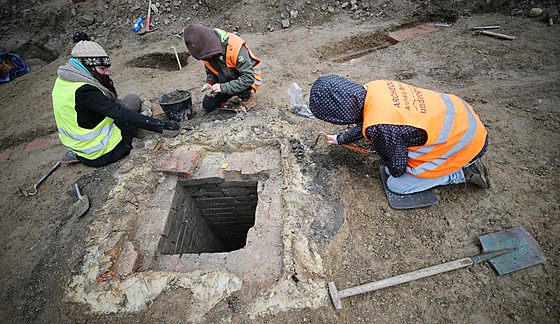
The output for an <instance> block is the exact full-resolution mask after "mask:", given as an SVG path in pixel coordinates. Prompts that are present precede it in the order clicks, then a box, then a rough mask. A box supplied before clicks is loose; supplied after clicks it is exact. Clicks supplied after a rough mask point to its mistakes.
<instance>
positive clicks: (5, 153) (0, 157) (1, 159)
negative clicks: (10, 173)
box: [0, 149, 12, 163]
mask: <svg viewBox="0 0 560 324" xmlns="http://www.w3.org/2000/svg"><path fill="white" fill-rule="evenodd" d="M11 154H12V150H10V149H7V150H5V151H3V152H2V153H0V163H2V162H6V161H8V159H9V158H10V155H11Z"/></svg>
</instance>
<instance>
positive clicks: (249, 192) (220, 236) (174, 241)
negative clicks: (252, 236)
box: [161, 180, 258, 255]
mask: <svg viewBox="0 0 560 324" xmlns="http://www.w3.org/2000/svg"><path fill="white" fill-rule="evenodd" d="M208 182H209V183H204V184H201V185H189V182H188V181H185V182H184V186H182V188H180V189H179V191H180V192H178V193H176V194H177V196H178V197H177V199H176V202H175V203H174V205H173V206H172V207H171V215H170V216H169V218H168V221H167V225H166V230H165V234H164V236H163V237H164V238H165V239H164V240H162V242H163V244H162V246H161V254H162V255H172V254H189V253H198V254H200V253H216V252H231V251H235V250H239V249H241V248H243V247H245V245H246V241H247V233H248V231H249V229H250V228H251V227H253V226H254V225H255V211H256V207H257V202H258V196H257V181H252V180H245V181H226V180H224V181H222V182H220V183H214V181H211V180H209V181H208Z"/></svg>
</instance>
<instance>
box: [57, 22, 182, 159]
mask: <svg viewBox="0 0 560 324" xmlns="http://www.w3.org/2000/svg"><path fill="white" fill-rule="evenodd" d="M72 38H73V40H74V41H75V42H76V43H77V44H76V45H75V46H74V48H73V49H72V58H71V59H70V61H69V62H68V63H67V64H66V65H63V66H61V67H59V69H58V78H57V79H56V82H55V84H54V88H53V91H52V101H53V109H54V116H55V119H56V125H57V127H58V136H59V138H60V141H61V142H62V144H64V146H66V147H67V148H68V149H70V150H71V151H73V152H74V153H76V155H77V156H78V159H79V160H80V161H81V162H82V163H83V164H85V165H89V166H93V167H100V166H104V165H107V164H110V163H112V162H115V161H117V160H120V159H121V158H123V157H125V156H126V155H128V154H129V153H130V150H131V149H132V139H133V138H134V137H136V136H137V135H138V133H137V128H143V129H147V130H150V131H154V132H159V133H162V132H163V129H164V128H165V129H173V130H178V129H180V128H181V126H180V125H179V123H177V122H176V121H174V120H172V121H163V120H160V119H156V118H152V117H148V116H144V115H142V114H140V113H139V111H140V110H141V106H142V102H141V100H140V97H138V95H136V94H127V95H126V96H124V97H123V98H122V100H121V99H117V91H116V90H115V87H114V86H113V81H112V80H111V78H110V77H109V75H110V72H109V66H111V62H110V60H109V56H108V55H107V53H106V52H105V50H104V49H103V48H102V47H101V46H100V45H99V44H97V43H95V42H92V41H90V40H89V37H88V36H87V35H86V34H85V33H82V32H76V33H74V35H72Z"/></svg>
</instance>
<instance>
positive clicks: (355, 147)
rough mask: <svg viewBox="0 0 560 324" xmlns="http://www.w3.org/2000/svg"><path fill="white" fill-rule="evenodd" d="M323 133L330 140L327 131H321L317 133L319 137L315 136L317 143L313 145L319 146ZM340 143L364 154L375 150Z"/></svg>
mask: <svg viewBox="0 0 560 324" xmlns="http://www.w3.org/2000/svg"><path fill="white" fill-rule="evenodd" d="M321 135H325V137H326V138H327V141H328V140H330V138H329V135H327V133H324V132H320V133H319V134H317V137H316V138H315V144H314V145H313V147H315V146H317V143H318V142H319V138H321ZM338 145H339V146H343V147H345V148H347V149H351V150H354V151H356V152H360V153H364V154H371V153H373V152H372V151H370V150H366V149H363V148H361V147H357V146H354V145H350V144H338Z"/></svg>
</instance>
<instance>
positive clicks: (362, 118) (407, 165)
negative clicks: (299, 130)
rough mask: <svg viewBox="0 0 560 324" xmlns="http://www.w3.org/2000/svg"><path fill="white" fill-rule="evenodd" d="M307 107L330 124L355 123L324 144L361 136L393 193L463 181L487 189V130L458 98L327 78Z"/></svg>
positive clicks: (314, 89) (381, 82)
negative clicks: (377, 158) (372, 150)
mask: <svg viewBox="0 0 560 324" xmlns="http://www.w3.org/2000/svg"><path fill="white" fill-rule="evenodd" d="M309 108H310V109H311V112H313V115H315V117H317V118H319V119H322V120H324V121H327V122H330V123H332V124H336V125H348V124H357V126H356V127H354V128H352V129H350V130H349V131H347V132H345V133H344V134H341V135H338V136H337V135H328V137H329V141H328V142H329V143H330V144H348V143H350V142H353V141H356V140H359V139H363V138H364V137H365V138H366V139H367V140H368V141H370V142H371V143H372V144H373V147H374V148H375V150H376V152H377V153H378V154H379V156H380V157H381V164H382V165H384V166H385V171H386V172H387V174H388V175H389V178H388V180H387V186H388V187H389V189H390V190H391V191H393V192H395V193H397V194H411V193H415V192H420V191H424V190H427V189H430V188H433V187H435V186H440V185H447V184H455V183H463V182H470V183H473V184H475V185H477V186H478V187H480V188H487V187H488V179H487V175H486V167H485V166H484V164H483V163H482V160H481V157H482V155H484V153H485V152H486V148H487V145H488V138H487V137H488V136H487V135H488V134H487V131H486V129H485V127H484V125H483V124H482V122H481V121H480V119H479V118H478V116H477V115H476V113H475V112H474V110H473V108H472V107H471V106H470V105H469V104H468V103H466V102H465V101H464V100H462V99H461V98H459V97H457V96H454V95H451V94H444V93H438V92H436V91H432V90H427V89H421V88H418V87H415V86H411V85H408V84H405V83H402V82H397V81H389V80H376V81H371V82H369V83H367V84H365V85H360V84H356V83H353V82H350V81H348V80H346V79H345V78H342V77H340V76H336V75H329V76H322V77H319V79H317V80H316V81H315V83H314V84H313V86H312V87H311V93H310V96H309Z"/></svg>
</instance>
